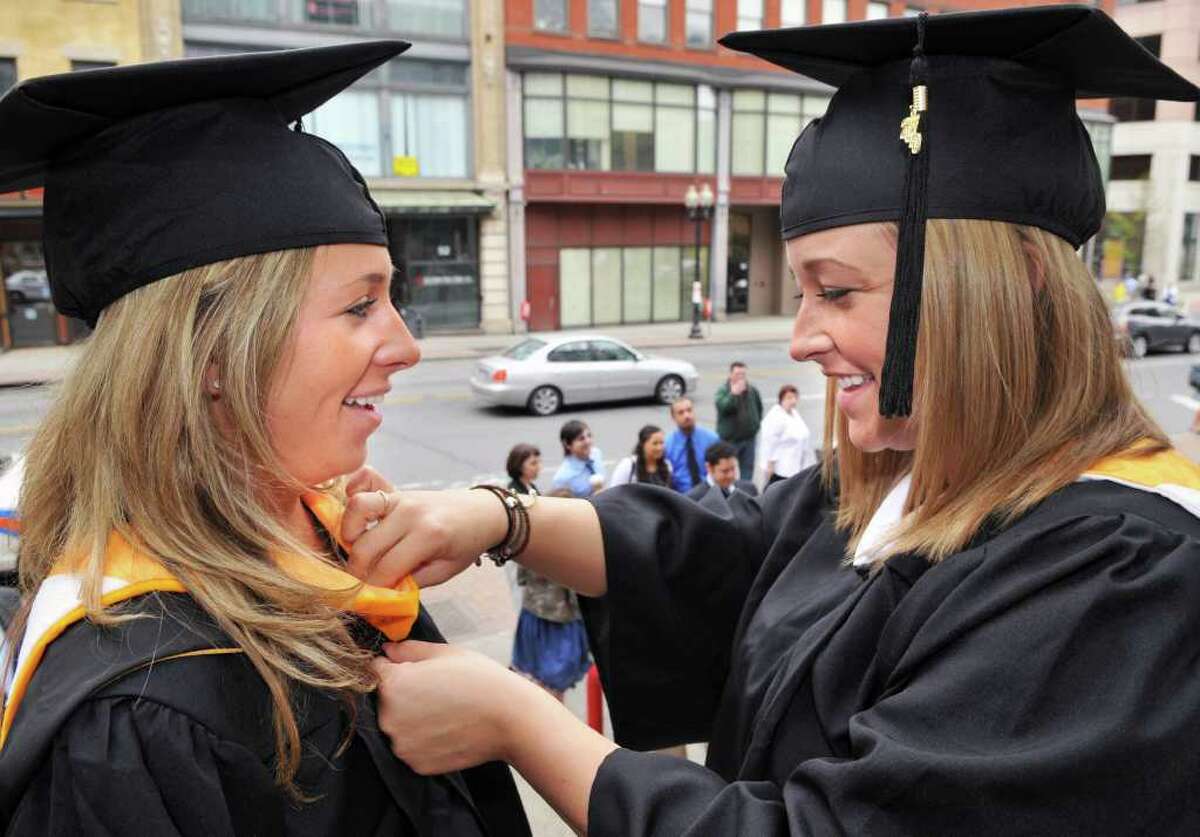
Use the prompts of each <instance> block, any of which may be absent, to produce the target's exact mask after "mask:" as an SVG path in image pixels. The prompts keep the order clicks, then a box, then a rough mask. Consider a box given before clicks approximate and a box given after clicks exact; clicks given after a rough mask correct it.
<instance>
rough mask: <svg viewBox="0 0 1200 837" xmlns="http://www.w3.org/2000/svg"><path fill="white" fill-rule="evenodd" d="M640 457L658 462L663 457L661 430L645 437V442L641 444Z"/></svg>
mask: <svg viewBox="0 0 1200 837" xmlns="http://www.w3.org/2000/svg"><path fill="white" fill-rule="evenodd" d="M642 458H643V459H644V460H645V461H646V462H658V461H659V460H660V459H662V458H663V434H662V431H659V432H658V433H651V434H650V436H649V438H647V439H646V442H645V444H643V445H642Z"/></svg>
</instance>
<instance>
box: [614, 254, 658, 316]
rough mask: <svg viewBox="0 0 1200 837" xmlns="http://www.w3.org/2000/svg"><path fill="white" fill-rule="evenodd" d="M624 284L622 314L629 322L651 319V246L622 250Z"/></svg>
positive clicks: (652, 295)
mask: <svg viewBox="0 0 1200 837" xmlns="http://www.w3.org/2000/svg"><path fill="white" fill-rule="evenodd" d="M621 257H622V261H623V265H622V266H623V272H624V276H623V284H622V287H623V288H624V292H623V294H622V297H623V298H622V311H621V315H622V317H623V319H624V321H625V322H627V323H646V322H649V321H650V314H651V310H650V306H651V301H652V300H653V297H654V293H653V291H654V289H653V288H652V287H651V284H650V283H651V279H652V275H653V274H652V270H651V265H652V264H653V259H652V255H651V251H650V248H649V247H626V248H625V249H624V250H622V251H621Z"/></svg>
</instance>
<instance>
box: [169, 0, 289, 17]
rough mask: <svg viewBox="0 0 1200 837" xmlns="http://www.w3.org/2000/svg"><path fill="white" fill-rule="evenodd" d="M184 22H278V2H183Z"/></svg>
mask: <svg viewBox="0 0 1200 837" xmlns="http://www.w3.org/2000/svg"><path fill="white" fill-rule="evenodd" d="M181 11H182V12H183V19H184V20H244V21H263V22H270V21H277V20H279V0H183V5H182V9H181Z"/></svg>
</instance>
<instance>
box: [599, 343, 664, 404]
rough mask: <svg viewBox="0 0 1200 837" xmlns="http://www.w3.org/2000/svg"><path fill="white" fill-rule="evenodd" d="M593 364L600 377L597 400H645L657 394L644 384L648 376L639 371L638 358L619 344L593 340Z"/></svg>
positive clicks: (648, 384)
mask: <svg viewBox="0 0 1200 837" xmlns="http://www.w3.org/2000/svg"><path fill="white" fill-rule="evenodd" d="M592 364H593V366H594V367H595V369H596V372H597V374H598V382H597V385H598V395H597V397H598V398H601V399H603V400H605V401H617V400H620V399H623V398H644V397H646V396H648V395H649V394H650V393H651V392H653V391H654V384H653V383H652V382H649V383H647V382H643V380H642V379H643V378H644V377H645V376H644V375H643V374H642V372H641V370H640V369H639V368H638V359H637V355H635V354H634V353H633V352H632V351H630V350H629V349H628V348H626V347H625V346H622V345H621V344H620V343H617V342H615V341H613V340H593V341H592Z"/></svg>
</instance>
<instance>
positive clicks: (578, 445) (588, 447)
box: [567, 427, 592, 459]
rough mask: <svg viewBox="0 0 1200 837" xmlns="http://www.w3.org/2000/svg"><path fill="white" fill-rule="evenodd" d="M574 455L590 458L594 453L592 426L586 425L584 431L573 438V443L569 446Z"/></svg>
mask: <svg viewBox="0 0 1200 837" xmlns="http://www.w3.org/2000/svg"><path fill="white" fill-rule="evenodd" d="M567 449H568V450H569V451H570V453H571V455H572V456H576V457H578V458H580V459H588V458H589V457H591V455H592V431H591V428H589V427H585V428H584V429H583V432H582V433H580V434H579V435H578V436H576V437H575V438H574V439H573V440H571V444H570V445H568V446H567Z"/></svg>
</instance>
